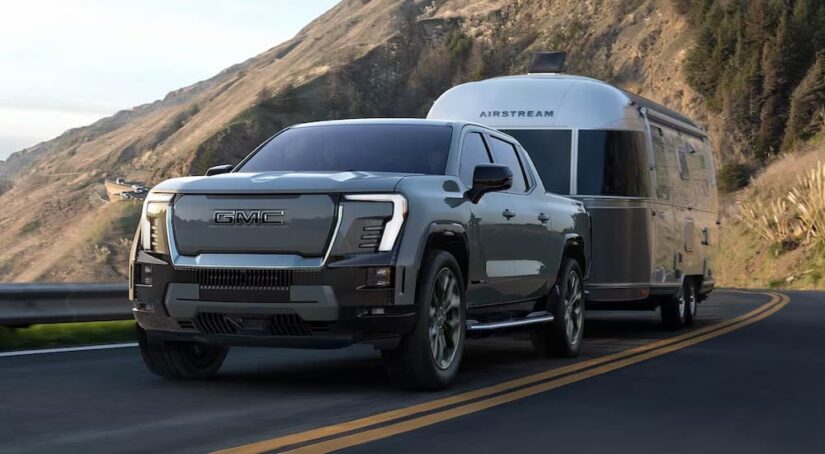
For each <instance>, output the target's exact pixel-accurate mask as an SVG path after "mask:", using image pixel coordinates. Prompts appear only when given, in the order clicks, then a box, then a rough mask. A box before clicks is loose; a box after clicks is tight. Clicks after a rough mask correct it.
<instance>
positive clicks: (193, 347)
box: [137, 326, 229, 379]
mask: <svg viewBox="0 0 825 454" xmlns="http://www.w3.org/2000/svg"><path fill="white" fill-rule="evenodd" d="M137 338H138V346H139V347H140V356H141V357H143V362H144V363H146V367H148V368H149V370H150V371H151V372H152V373H154V374H156V375H159V376H161V377H163V378H167V379H204V378H210V377H212V376H214V375H215V374H216V373H218V370H219V369H220V368H221V365H223V361H224V359H225V358H226V354H227V353H228V351H229V349H228V348H226V347H221V346H217V345H207V344H201V343H198V342H172V341H165V340H160V339H153V338H152V336H151V335H150V334H149V333H147V332H146V330H144V329H143V328H141V327H140V326H138V327H137Z"/></svg>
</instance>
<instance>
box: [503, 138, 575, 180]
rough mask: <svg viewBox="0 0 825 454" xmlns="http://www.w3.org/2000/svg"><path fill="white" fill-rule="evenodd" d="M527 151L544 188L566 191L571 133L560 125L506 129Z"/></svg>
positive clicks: (568, 175)
mask: <svg viewBox="0 0 825 454" xmlns="http://www.w3.org/2000/svg"><path fill="white" fill-rule="evenodd" d="M503 132H504V133H506V134H509V135H511V136H513V137H515V139H516V140H518V141H519V143H520V144H521V146H522V147H524V149H525V150H526V151H527V154H528V155H530V160H531V161H533V165H534V166H536V171H537V172H538V173H539V178H541V182H542V183H543V184H544V189H545V190H547V191H550V192H555V193H556V194H570V142H571V136H572V133H571V131H570V130H564V129H506V130H504V131H503Z"/></svg>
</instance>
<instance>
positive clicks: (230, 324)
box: [133, 252, 416, 348]
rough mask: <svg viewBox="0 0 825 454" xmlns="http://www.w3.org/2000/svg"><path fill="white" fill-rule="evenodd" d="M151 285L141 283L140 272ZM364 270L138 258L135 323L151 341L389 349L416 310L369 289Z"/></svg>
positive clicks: (388, 292)
mask: <svg viewBox="0 0 825 454" xmlns="http://www.w3.org/2000/svg"><path fill="white" fill-rule="evenodd" d="M147 265H148V266H150V269H151V284H150V285H144V284H141V282H146V279H145V273H146V266H147ZM368 268H369V267H367V266H349V267H337V268H331V267H327V268H321V269H312V270H289V269H286V270H273V269H265V270H236V269H203V268H200V269H192V268H190V269H180V268H177V269H176V268H174V267H173V266H171V265H170V264H169V263H166V262H165V261H164V260H161V259H160V258H157V257H155V256H152V255H149V254H146V253H144V252H140V253H138V254H137V260H136V261H135V263H134V267H133V273H134V275H133V282H134V284H133V304H134V309H133V311H134V314H135V319H136V320H137V322H138V324H139V325H140V326H141V327H142V328H143V329H145V330H147V331H148V332H150V333H152V335H153V336H156V337H163V338H167V339H170V340H190V341H197V342H205V343H211V344H222V345H260V346H273V347H297V348H338V347H345V346H348V345H351V344H353V343H358V342H365V343H371V344H374V345H376V346H377V347H380V348H391V347H392V346H393V345H395V344H396V343H397V342H398V340H399V339H400V337H401V336H402V335H403V334H405V333H407V332H409V331H410V330H412V328H413V326H414V325H415V321H416V310H415V306H411V305H396V304H395V288H394V287H390V288H367V287H365V283H366V277H367V271H368Z"/></svg>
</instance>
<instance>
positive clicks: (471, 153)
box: [458, 132, 490, 187]
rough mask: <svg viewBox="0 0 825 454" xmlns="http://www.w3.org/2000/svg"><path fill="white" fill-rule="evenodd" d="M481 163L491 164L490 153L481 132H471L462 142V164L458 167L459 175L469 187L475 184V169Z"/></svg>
mask: <svg viewBox="0 0 825 454" xmlns="http://www.w3.org/2000/svg"><path fill="white" fill-rule="evenodd" d="M479 164H490V155H489V153H487V146H486V145H484V139H483V138H482V137H481V134H480V133H477V132H471V133H469V134H467V135H466V136H464V143H463V144H461V164H460V165H459V169H458V177H459V178H461V181H462V182H463V183H464V184H465V185H467V186H468V187H469V186H472V185H473V171H474V170H475V168H476V166H477V165H479Z"/></svg>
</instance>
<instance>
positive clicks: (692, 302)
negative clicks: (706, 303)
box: [685, 280, 699, 326]
mask: <svg viewBox="0 0 825 454" xmlns="http://www.w3.org/2000/svg"><path fill="white" fill-rule="evenodd" d="M687 288H688V291H687V293H686V294H685V326H692V325H693V323H694V322H696V313H697V312H698V311H699V295H698V294H697V292H696V286H695V285H693V281H692V280H691V281H690V283H688V284H687Z"/></svg>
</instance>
